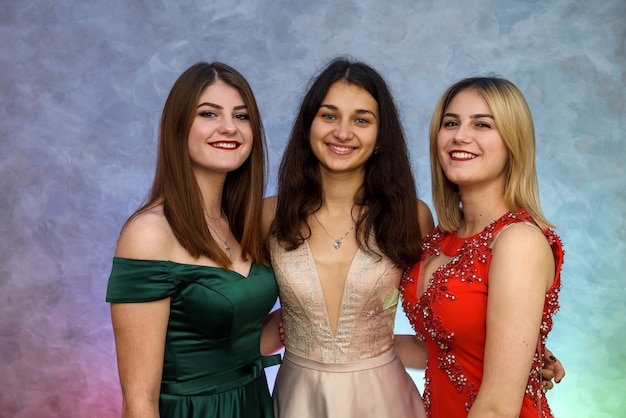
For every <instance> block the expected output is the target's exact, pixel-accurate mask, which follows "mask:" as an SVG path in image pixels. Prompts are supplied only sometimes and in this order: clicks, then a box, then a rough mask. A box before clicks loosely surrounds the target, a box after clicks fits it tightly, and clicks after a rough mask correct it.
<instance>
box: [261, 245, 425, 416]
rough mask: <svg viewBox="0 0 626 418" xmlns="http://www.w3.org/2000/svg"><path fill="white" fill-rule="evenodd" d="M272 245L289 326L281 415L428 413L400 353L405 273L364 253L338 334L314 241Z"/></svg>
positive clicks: (356, 262)
mask: <svg viewBox="0 0 626 418" xmlns="http://www.w3.org/2000/svg"><path fill="white" fill-rule="evenodd" d="M270 248H271V254H272V267H273V268H274V271H275V274H276V279H277V281H278V286H279V290H280V300H281V306H282V314H283V323H284V328H285V356H284V359H283V363H282V365H281V367H280V370H279V372H278V376H277V377H276V382H275V386H274V393H273V399H274V411H275V414H276V418H366V417H372V418H373V417H376V418H410V417H424V416H425V413H424V407H423V403H422V399H421V397H420V394H419V392H418V390H417V388H416V386H415V384H414V383H413V381H412V380H411V378H410V376H409V375H408V374H407V372H406V370H405V369H404V367H403V365H402V363H401V362H400V360H399V358H398V357H397V356H396V354H395V352H394V350H393V329H394V320H395V314H396V308H397V305H398V295H399V291H398V285H399V283H400V278H401V275H402V272H401V271H400V270H399V269H398V268H397V267H395V266H394V265H393V263H391V261H390V260H388V259H387V258H383V259H380V257H378V256H377V255H375V254H369V253H366V252H364V251H361V250H358V251H357V253H356V255H355V256H354V259H353V260H352V264H351V266H350V269H349V271H348V276H347V277H346V283H345V288H344V292H343V299H342V302H341V307H340V313H339V321H338V323H337V328H336V331H335V333H333V332H332V330H331V327H330V321H329V319H328V314H327V309H326V305H325V302H324V297H323V294H322V288H321V285H320V281H319V277H318V274H317V270H316V266H315V261H314V258H313V255H312V253H311V250H310V248H309V245H308V243H307V242H305V243H304V244H303V245H301V246H300V247H299V248H297V249H296V250H294V251H285V250H284V249H283V248H282V247H281V246H280V245H278V243H277V242H276V241H275V240H272V241H271V243H270Z"/></svg>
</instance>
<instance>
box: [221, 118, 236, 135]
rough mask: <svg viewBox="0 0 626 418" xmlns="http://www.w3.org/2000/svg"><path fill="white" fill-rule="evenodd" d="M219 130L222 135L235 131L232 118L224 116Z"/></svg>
mask: <svg viewBox="0 0 626 418" xmlns="http://www.w3.org/2000/svg"><path fill="white" fill-rule="evenodd" d="M219 132H220V133H221V134H224V135H232V134H233V133H235V124H234V123H233V119H232V118H228V117H225V118H223V119H222V123H221V124H220V127H219Z"/></svg>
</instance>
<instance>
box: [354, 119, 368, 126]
mask: <svg viewBox="0 0 626 418" xmlns="http://www.w3.org/2000/svg"><path fill="white" fill-rule="evenodd" d="M354 121H355V122H356V124H357V125H367V124H368V123H370V121H369V119H365V118H356V119H355V120H354Z"/></svg>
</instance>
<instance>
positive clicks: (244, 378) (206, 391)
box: [161, 354, 281, 395]
mask: <svg viewBox="0 0 626 418" xmlns="http://www.w3.org/2000/svg"><path fill="white" fill-rule="evenodd" d="M280 363H281V358H280V354H274V355H271V356H265V357H260V358H258V359H257V360H256V361H254V362H252V363H249V364H246V365H245V366H242V367H239V368H237V369H232V370H226V371H224V372H221V373H215V374H212V375H210V376H204V377H201V378H198V379H193V380H187V381H184V382H169V383H167V382H164V383H161V393H163V394H168V395H211V394H215V393H220V392H224V391H227V390H231V389H233V388H235V387H237V386H241V385H245V384H247V383H249V382H252V381H253V380H255V379H257V378H258V377H259V376H262V375H264V373H263V369H264V368H265V367H270V366H275V365H277V364H280Z"/></svg>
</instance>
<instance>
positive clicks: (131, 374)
mask: <svg viewBox="0 0 626 418" xmlns="http://www.w3.org/2000/svg"><path fill="white" fill-rule="evenodd" d="M163 222H165V224H164V223H163ZM169 231H170V230H169V227H167V225H166V221H164V217H162V216H160V215H159V214H158V213H146V214H143V215H140V216H138V217H136V218H134V219H133V220H131V221H130V222H129V223H128V224H127V225H126V226H125V228H124V230H123V231H122V234H121V236H120V240H119V242H118V245H117V249H116V252H115V255H116V256H118V257H126V258H135V259H167V258H168V257H167V253H168V248H169V245H168V244H169V243H170V242H171V241H170V239H169V238H168V237H169V234H168V232H169ZM169 314H170V300H169V298H168V299H162V300H157V301H152V302H142V303H112V304H111V321H112V324H113V331H114V334H115V347H116V352H117V364H118V371H119V377H120V384H121V387H122V417H123V418H157V417H158V416H159V392H160V387H161V378H162V372H163V357H164V352H165V337H166V332H167V323H168V319H169Z"/></svg>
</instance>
